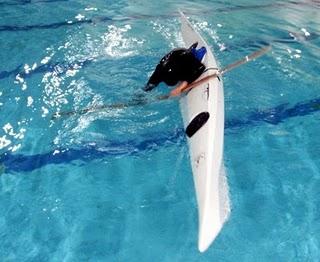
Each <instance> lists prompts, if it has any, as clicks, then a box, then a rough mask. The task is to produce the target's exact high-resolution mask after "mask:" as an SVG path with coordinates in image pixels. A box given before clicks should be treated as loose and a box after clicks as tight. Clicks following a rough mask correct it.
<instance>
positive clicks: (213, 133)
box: [180, 13, 230, 252]
mask: <svg viewBox="0 0 320 262" xmlns="http://www.w3.org/2000/svg"><path fill="white" fill-rule="evenodd" d="M181 32H182V38H183V40H184V42H185V45H186V46H187V47H189V46H190V45H192V44H193V43H195V42H198V47H199V48H200V47H202V46H204V47H206V49H207V53H206V55H205V57H204V60H203V63H204V64H205V65H206V67H207V68H210V70H208V71H206V72H205V73H204V74H203V75H202V76H201V77H200V78H199V79H201V78H203V77H206V76H208V75H210V74H213V73H215V72H216V73H217V72H218V69H217V68H218V66H217V63H216V60H215V58H214V56H213V53H212V51H211V49H210V47H209V46H208V45H207V43H206V42H205V41H204V40H203V38H202V37H201V36H200V35H199V33H198V32H196V31H195V29H194V28H193V26H192V25H191V23H190V22H189V21H188V19H187V18H186V17H185V15H184V14H183V13H181ZM180 108H181V113H182V116H183V120H184V126H185V128H186V133H187V136H188V144H189V152H190V162H191V167H192V173H193V179H194V184H195V191H196V197H197V204H198V213H199V241H198V247H199V250H200V251H201V252H203V251H205V250H206V249H207V248H208V247H209V246H210V244H211V243H212V242H213V240H214V239H215V238H216V236H217V235H218V234H219V232H220V230H221V228H222V226H223V224H224V222H225V221H226V220H227V218H228V215H229V212H230V207H229V198H228V186H227V181H226V174H225V170H224V164H223V137H224V94H223V83H222V80H221V79H220V78H212V79H209V80H208V81H205V82H204V83H202V84H200V85H199V86H196V87H195V88H193V89H191V90H190V91H189V92H188V93H187V95H185V96H184V97H182V98H181V100H180Z"/></svg>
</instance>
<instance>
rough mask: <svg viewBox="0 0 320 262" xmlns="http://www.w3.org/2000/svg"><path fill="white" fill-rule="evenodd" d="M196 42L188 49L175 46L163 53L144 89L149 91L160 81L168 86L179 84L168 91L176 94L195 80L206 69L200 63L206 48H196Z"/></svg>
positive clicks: (172, 94) (173, 94)
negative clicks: (168, 51)
mask: <svg viewBox="0 0 320 262" xmlns="http://www.w3.org/2000/svg"><path fill="white" fill-rule="evenodd" d="M197 45H198V43H194V44H193V45H191V46H190V47H189V48H188V49H187V48H176V49H173V50H172V51H171V52H170V53H168V54H167V55H165V56H164V57H163V58H162V59H161V60H160V62H159V64H158V65H157V67H156V69H155V71H154V72H153V73H152V75H151V77H150V79H149V81H148V83H147V84H146V86H145V87H144V90H145V91H150V90H152V89H153V88H155V87H156V86H157V85H159V84H160V83H161V82H164V83H166V84H167V85H168V86H175V85H176V84H178V83H179V85H178V86H177V87H176V88H175V89H173V90H172V91H171V92H170V95H171V96H178V95H179V94H180V93H181V91H182V90H183V89H184V88H185V87H187V86H188V84H190V83H192V82H193V81H195V80H196V79H197V78H198V77H199V76H200V75H201V74H202V73H203V72H204V71H205V69H206V67H205V65H204V64H203V63H201V61H202V59H203V57H204V55H205V54H206V48H205V47H201V48H200V49H196V48H197Z"/></svg>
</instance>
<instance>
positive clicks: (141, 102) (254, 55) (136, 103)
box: [52, 45, 271, 119]
mask: <svg viewBox="0 0 320 262" xmlns="http://www.w3.org/2000/svg"><path fill="white" fill-rule="evenodd" d="M270 49H271V45H269V46H266V47H263V48H260V49H259V50H258V51H255V52H253V53H252V54H250V55H248V56H245V57H244V58H242V59H240V60H238V61H236V62H234V63H232V64H229V65H227V66H226V67H224V68H223V69H222V70H220V71H217V72H216V73H214V74H211V75H207V76H205V77H203V78H201V79H200V80H198V81H196V82H193V83H191V84H189V85H188V86H187V87H186V88H184V89H183V90H182V91H181V94H184V93H186V92H188V91H190V90H191V89H193V88H196V87H197V86H199V85H201V84H202V83H204V82H206V81H207V80H209V79H211V78H216V77H218V76H220V75H221V76H222V75H224V74H225V73H226V72H229V71H231V70H233V69H235V68H237V67H239V66H241V65H243V64H246V63H248V62H250V61H252V60H253V59H256V58H258V57H260V56H262V55H264V54H265V53H267V52H268V51H269V50H270ZM181 94H180V95H181ZM169 98H174V96H171V95H170V94H167V95H161V96H158V97H156V98H155V99H152V100H146V99H144V100H133V101H131V102H128V103H118V104H111V105H101V106H94V107H89V108H84V109H81V110H78V111H69V112H60V113H59V112H58V113H55V114H54V115H53V116H52V118H53V119H56V118H59V117H61V116H71V115H77V114H79V115H82V114H85V113H87V112H90V111H97V110H103V109H106V108H108V109H120V108H126V107H130V106H139V105H145V104H148V103H152V102H156V101H161V100H166V99H169Z"/></svg>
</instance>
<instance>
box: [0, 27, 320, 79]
mask: <svg viewBox="0 0 320 262" xmlns="http://www.w3.org/2000/svg"><path fill="white" fill-rule="evenodd" d="M319 37H320V35H319V34H317V33H310V35H309V36H305V35H300V34H299V35H298V34H293V33H291V35H288V36H283V37H282V38H277V39H273V40H271V41H266V40H263V39H260V40H259V39H258V40H255V41H247V42H243V43H240V44H237V45H232V46H231V45H230V46H229V45H228V46H226V49H225V50H224V52H225V51H231V50H235V49H239V48H240V47H241V49H246V48H260V47H262V46H266V45H270V43H271V44H272V43H285V44H294V43H300V42H301V41H312V40H316V39H318V38H319ZM93 62H94V59H93V58H90V59H85V60H81V61H75V62H73V63H69V62H66V61H64V62H53V63H50V62H49V63H47V64H44V65H40V66H37V67H36V68H35V69H34V70H32V71H31V72H29V73H28V74H27V73H26V72H25V71H24V70H23V65H22V64H20V65H18V66H17V67H16V68H15V69H13V70H11V71H10V70H9V71H7V70H3V71H0V79H5V78H8V77H16V76H17V75H19V76H20V77H22V78H28V77H31V76H33V75H34V74H39V73H48V72H53V71H57V70H56V69H57V68H58V69H59V70H58V71H57V73H59V75H60V74H63V73H65V72H66V71H68V70H69V69H73V68H74V67H75V66H81V67H86V66H88V65H90V64H91V63H93Z"/></svg>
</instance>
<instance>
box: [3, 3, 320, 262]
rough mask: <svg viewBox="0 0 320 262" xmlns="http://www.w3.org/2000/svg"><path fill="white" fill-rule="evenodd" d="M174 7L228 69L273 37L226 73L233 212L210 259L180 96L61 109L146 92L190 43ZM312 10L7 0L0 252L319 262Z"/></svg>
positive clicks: (33, 256) (43, 257) (318, 21)
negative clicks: (262, 52)
mask: <svg viewBox="0 0 320 262" xmlns="http://www.w3.org/2000/svg"><path fill="white" fill-rule="evenodd" d="M178 9H181V10H183V11H185V13H186V14H187V15H188V16H189V17H190V18H191V21H192V23H193V24H194V26H195V27H196V28H197V29H198V30H199V31H200V32H201V34H202V35H203V36H204V38H205V39H206V40H207V42H208V43H209V45H210V46H212V48H213V49H214V51H215V54H216V58H217V60H218V61H219V63H220V65H221V67H223V66H225V65H227V64H229V63H232V62H233V61H235V60H236V59H238V58H242V57H243V56H245V55H247V54H249V53H250V52H253V51H255V50H256V49H258V48H260V47H261V46H264V45H266V44H272V46H273V49H272V51H271V52H269V53H268V54H267V55H266V56H264V57H263V58H260V59H259V60H257V61H255V62H252V63H250V64H247V65H244V66H242V67H240V68H238V69H237V70H234V71H232V72H229V73H228V74H226V75H225V76H224V87H225V106H226V130H225V153H224V158H225V165H226V170H227V178H228V183H229V190H230V192H229V194H230V201H231V214H230V218H229V220H228V222H227V223H226V224H225V226H224V228H223V230H222V231H221V233H220V235H219V237H218V238H217V239H216V241H215V242H214V243H213V245H212V246H211V247H210V248H209V249H208V251H207V252H205V253H204V254H201V253H199V252H198V250H197V234H198V226H197V209H196V199H195V194H194V188H193V181H192V173H191V167H190V164H189V155H188V148H187V143H186V139H185V137H184V133H183V129H182V119H181V116H180V112H179V106H178V102H177V101H165V102H160V103H154V104H149V105H145V106H143V107H129V108H125V109H114V108H113V109H112V108H106V110H102V111H96V112H91V113H90V112H89V113H86V114H83V115H71V116H69V117H61V118H59V119H52V115H53V114H55V113H56V112H64V111H72V110H81V109H83V108H87V107H92V106H99V105H109V104H113V103H119V102H126V101H130V100H131V99H132V98H134V97H137V96H141V95H142V91H141V87H142V86H143V85H144V84H145V82H146V80H147V78H148V76H149V75H150V73H151V71H152V69H153V67H154V65H155V64H156V63H157V61H158V60H159V58H161V57H162V56H163V55H164V54H165V53H166V52H167V51H169V50H170V49H171V48H174V47H177V46H180V45H181V36H180V32H179V28H180V24H179V18H178V13H177V10H178ZM319 12H320V3H319V1H310V0H309V1H308V0H304V1H299V2H298V1H297V2H296V1H269V2H268V3H257V1H249V0H246V1H225V2H224V1H217V2H213V1H208V0H203V1H197V2H194V1H101V0H95V1H90V3H89V4H88V2H87V1H83V0H77V1H71V0H70V1H68V0H60V1H58V0H30V1H22V0H19V1H18V0H15V1H14V0H7V1H5V0H4V1H2V2H0V39H1V41H0V47H1V50H2V52H1V53H0V112H1V118H0V164H1V165H0V174H1V175H0V180H1V183H0V207H1V210H2V212H1V216H0V258H1V259H0V260H1V261H152V260H157V261H257V260H258V261H317V260H318V259H319V257H320V248H319V246H320V237H319V236H320V226H319V218H320V214H319V210H320V202H319V197H318V195H319V186H320V182H319V181H320V180H319V179H320V170H319V169H320V160H319V155H320V142H319V138H318V136H319V135H318V133H319V132H318V127H319V120H320V115H319V111H320V95H319V83H320V77H319V71H320V66H319V62H318V61H319V59H320V38H319V36H320V31H319V28H320V27H319V26H320V16H319ZM165 92H167V89H166V87H165V86H161V87H160V88H158V90H156V91H155V92H154V93H153V94H154V95H158V94H163V93H165Z"/></svg>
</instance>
